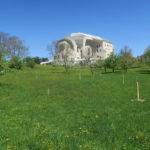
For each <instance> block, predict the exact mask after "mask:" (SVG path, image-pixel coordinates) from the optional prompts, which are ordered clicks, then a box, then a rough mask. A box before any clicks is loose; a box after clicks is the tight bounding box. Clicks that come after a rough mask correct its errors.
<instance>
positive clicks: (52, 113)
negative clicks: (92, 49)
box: [0, 66, 150, 150]
mask: <svg viewBox="0 0 150 150" xmlns="http://www.w3.org/2000/svg"><path fill="white" fill-rule="evenodd" d="M122 78H123V77H122V73H121V72H117V73H106V74H104V73H102V72H101V71H99V70H97V71H95V73H94V76H91V73H90V70H88V69H71V70H69V72H68V73H65V71H64V70H63V68H59V67H56V68H54V67H51V66H42V67H41V66H36V68H35V69H24V70H22V71H12V72H9V73H7V74H6V75H3V76H0V150H7V149H9V150H149V149H150V72H149V71H148V70H146V69H144V68H143V69H141V68H137V69H132V70H129V71H128V73H127V74H125V84H124V85H123V83H122ZM136 81H139V83H140V97H141V98H142V99H144V100H145V101H144V102H143V103H142V102H138V101H137V100H136Z"/></svg>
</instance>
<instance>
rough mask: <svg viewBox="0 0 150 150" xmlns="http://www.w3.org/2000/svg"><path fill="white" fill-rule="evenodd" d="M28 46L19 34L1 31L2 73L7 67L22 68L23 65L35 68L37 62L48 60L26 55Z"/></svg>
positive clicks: (0, 66)
mask: <svg viewBox="0 0 150 150" xmlns="http://www.w3.org/2000/svg"><path fill="white" fill-rule="evenodd" d="M27 54H28V47H27V46H26V45H25V42H24V41H23V40H21V39H20V38H19V37H17V36H11V35H9V34H8V33H4V32H0V73H1V72H4V70H6V68H15V69H21V68H22V66H23V65H25V66H27V67H30V68H34V66H35V64H40V63H41V62H43V61H48V58H45V57H42V58H40V57H26V56H27Z"/></svg>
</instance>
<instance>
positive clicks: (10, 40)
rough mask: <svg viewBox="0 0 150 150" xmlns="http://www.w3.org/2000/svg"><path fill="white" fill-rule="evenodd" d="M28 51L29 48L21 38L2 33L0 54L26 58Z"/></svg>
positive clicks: (0, 33) (0, 34)
mask: <svg viewBox="0 0 150 150" xmlns="http://www.w3.org/2000/svg"><path fill="white" fill-rule="evenodd" d="M27 51H28V48H27V47H26V46H25V44H24V41H23V40H21V39H20V38H19V37H16V36H10V35H9V34H7V33H4V32H0V52H4V53H5V54H6V57H10V58H12V57H14V56H17V57H24V56H25V55H26V53H27Z"/></svg>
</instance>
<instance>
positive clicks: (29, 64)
mask: <svg viewBox="0 0 150 150" xmlns="http://www.w3.org/2000/svg"><path fill="white" fill-rule="evenodd" d="M25 64H26V66H27V67H29V68H34V67H35V61H34V59H33V58H31V57H27V58H26V60H25Z"/></svg>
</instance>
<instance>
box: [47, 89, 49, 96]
mask: <svg viewBox="0 0 150 150" xmlns="http://www.w3.org/2000/svg"><path fill="white" fill-rule="evenodd" d="M47 95H48V96H49V88H48V89H47Z"/></svg>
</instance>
